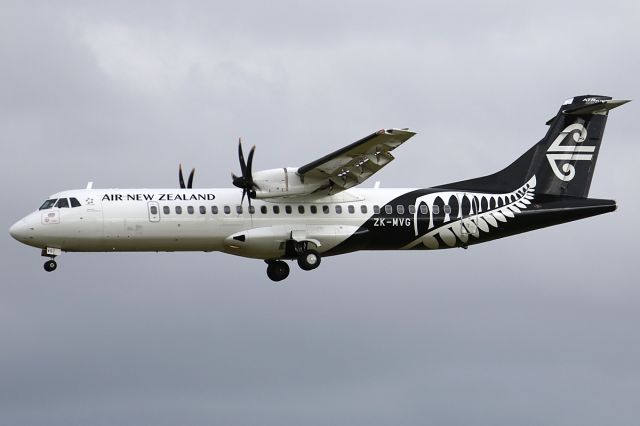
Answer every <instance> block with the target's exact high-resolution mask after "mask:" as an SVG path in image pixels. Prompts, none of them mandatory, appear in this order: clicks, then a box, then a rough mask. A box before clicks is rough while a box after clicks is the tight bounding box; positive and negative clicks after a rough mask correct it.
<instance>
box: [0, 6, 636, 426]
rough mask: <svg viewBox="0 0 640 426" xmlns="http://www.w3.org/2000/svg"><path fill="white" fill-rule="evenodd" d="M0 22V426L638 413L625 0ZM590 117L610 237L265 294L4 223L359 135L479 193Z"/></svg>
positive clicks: (154, 10) (166, 258)
mask: <svg viewBox="0 0 640 426" xmlns="http://www.w3.org/2000/svg"><path fill="white" fill-rule="evenodd" d="M442 3H443V2H393V3H386V2H376V1H366V2H365V1H361V2H310V1H309V2H277V3H276V4H273V2H242V3H240V2H238V3H237V4H235V5H230V4H226V3H220V4H215V3H214V2H184V1H182V2H146V1H144V2H142V1H141V2H137V3H135V4H130V2H118V1H111V2H76V1H67V2H56V3H55V4H53V3H49V2H46V3H45V2H42V3H40V2H22V1H3V2H2V7H1V9H0V10H1V13H0V64H1V66H0V138H1V139H0V140H1V143H0V161H1V162H2V163H1V166H2V167H1V170H2V177H3V182H4V185H5V188H6V189H5V197H4V199H5V201H6V202H5V205H4V209H3V211H2V213H1V216H0V217H1V218H2V221H1V222H2V224H3V226H4V229H5V231H6V232H5V234H4V237H3V238H0V245H1V247H2V253H3V254H4V256H3V257H2V268H1V269H0V274H1V275H0V424H3V425H4V424H7V425H18V424H19V425H75V424H78V425H80V424H83V425H84V424H91V425H112V424H119V425H140V424H153V425H165V424H166V425H169V424H193V425H201V424H202V425H204V424H228V425H253V424H258V423H259V424H265V425H282V424H305V425H327V424H349V425H354V424H357V425H360V424H362V425H364V424H366V425H388V424H398V425H415V424H437V425H468V424H474V425H513V424H520V425H539V424H551V425H601V424H616V425H632V424H636V423H637V419H638V417H639V415H640V409H639V408H638V407H639V406H640V396H639V395H640V367H639V366H638V359H640V341H639V338H638V332H637V324H638V323H640V309H639V308H640V290H638V287H637V281H638V278H637V275H638V274H637V272H636V269H635V266H636V263H637V259H638V256H637V249H636V242H637V241H638V238H640V231H639V228H638V226H637V224H636V218H637V217H638V215H639V214H640V205H639V202H638V196H637V185H636V181H637V178H638V171H637V170H638V169H637V158H639V154H640V148H638V144H637V143H636V141H635V137H634V136H633V131H634V130H633V129H634V128H635V118H634V117H636V116H637V111H638V110H637V102H638V101H637V100H638V99H640V96H638V94H639V89H638V84H637V78H638V75H640V66H639V63H640V62H639V60H638V57H639V53H640V52H639V51H638V46H639V45H640V29H638V19H639V17H640V6H638V3H637V2H632V1H627V2H616V1H613V2H607V3H603V2H596V1H580V2H577V1H570V2H551V1H541V2H528V3H527V4H518V3H517V2H509V1H493V2H492V1H489V2H466V1H465V2H452V4H451V5H445V4H442ZM586 93H590V94H603V95H611V96H614V97H617V98H626V99H636V102H633V103H630V104H628V105H625V106H624V107H623V108H620V109H618V110H615V111H613V112H612V114H611V117H610V120H609V122H608V126H607V129H606V133H605V140H604V144H603V150H602V153H601V154H600V156H599V161H598V167H597V170H596V173H595V177H594V181H593V185H592V187H591V194H590V195H591V196H593V197H599V198H613V199H616V200H618V202H619V204H620V209H619V210H618V211H617V212H615V213H613V214H609V215H605V216H601V217H596V218H591V219H587V220H584V221H580V222H575V223H571V224H567V225H563V226H559V227H555V228H550V229H546V230H540V231H536V232H533V233H528V234H525V235H521V236H517V237H513V238H508V239H504V240H499V241H496V242H492V243H488V244H485V245H480V246H475V247H473V248H472V249H470V250H466V251H463V250H449V251H440V252H410V253H402V252H389V253H384V252H362V253H355V254H351V255H346V256H340V257H335V258H327V259H325V260H324V261H323V264H322V266H321V267H320V268H319V269H318V270H316V271H314V272H311V273H305V272H302V271H299V270H298V269H297V268H294V269H293V270H292V274H291V276H290V278H289V279H288V280H287V281H285V283H284V284H274V283H272V282H270V281H268V280H267V278H266V276H265V273H264V269H265V265H264V263H262V262H260V261H253V260H248V259H242V258H235V257H230V256H225V255H222V254H204V253H175V254H65V255H63V256H62V257H61V258H60V259H59V269H58V270H57V271H56V272H55V273H52V274H46V273H45V272H44V271H43V270H42V263H43V259H42V258H40V256H39V253H38V252H37V250H36V249H32V248H29V247H26V246H22V245H20V244H19V243H17V242H16V241H14V240H12V239H11V238H10V236H9V235H8V228H9V226H10V225H11V224H12V223H13V222H14V221H15V220H17V219H19V218H20V217H22V216H24V215H25V214H27V213H28V212H30V211H32V210H33V209H35V208H36V207H37V206H38V205H39V204H40V203H41V202H42V200H43V199H44V198H45V197H46V196H47V195H49V194H51V193H54V192H57V191H60V190H63V189H70V188H81V187H84V186H85V184H86V182H87V181H89V180H93V181H95V185H96V186H97V187H121V188H122V187H175V186H177V177H176V174H177V165H178V162H182V163H183V165H184V166H185V167H187V168H190V167H196V168H197V171H196V179H195V184H196V186H208V187H224V186H229V185H230V172H231V171H235V170H237V168H238V165H237V158H236V152H235V150H236V141H237V138H238V137H239V136H242V137H243V138H244V140H245V141H246V142H247V143H248V144H256V145H257V150H256V160H255V163H254V164H255V167H256V169H262V168H272V167H280V166H298V165H302V164H305V163H307V162H309V161H311V160H314V159H316V158H318V157H320V156H322V155H324V154H326V153H328V152H329V151H331V150H333V149H337V148H339V147H341V146H342V145H344V144H347V143H350V142H353V141H355V140H356V139H358V138H360V137H362V136H365V135H367V134H369V133H370V132H372V131H374V130H377V129H379V128H382V127H410V128H411V129H413V130H416V131H418V132H419V134H418V135H417V136H416V137H415V138H413V139H412V140H411V142H410V143H408V144H406V145H403V146H402V147H401V148H399V149H398V151H396V154H397V155H396V157H397V160H396V161H395V162H394V163H393V164H392V165H391V166H389V167H388V168H385V169H384V171H383V172H381V174H380V175H379V179H380V180H381V181H382V185H383V186H385V187H392V186H409V187H417V186H430V185H436V184H439V183H444V182H449V181H453V180H458V179H462V178H467V177H473V176H477V175H481V174H486V173H490V172H493V171H495V170H497V169H499V168H501V167H502V166H504V165H506V164H508V163H509V162H510V161H512V160H513V159H514V158H516V156H518V155H519V154H520V153H522V152H524V151H525V150H526V149H527V148H529V147H530V146H531V145H532V144H534V143H535V142H536V141H538V140H539V139H540V137H541V136H542V135H543V134H544V131H545V126H544V122H545V121H546V120H547V119H548V118H550V117H551V116H552V115H553V114H554V113H555V112H556V110H557V108H558V106H559V105H560V103H561V102H562V101H563V100H564V99H565V98H568V97H571V96H574V95H579V94H586Z"/></svg>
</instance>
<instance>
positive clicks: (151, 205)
mask: <svg viewBox="0 0 640 426" xmlns="http://www.w3.org/2000/svg"><path fill="white" fill-rule="evenodd" d="M147 211H148V213H149V222H160V205H159V204H158V202H157V201H149V202H148V203H147Z"/></svg>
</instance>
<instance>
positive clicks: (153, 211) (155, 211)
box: [149, 206, 158, 214]
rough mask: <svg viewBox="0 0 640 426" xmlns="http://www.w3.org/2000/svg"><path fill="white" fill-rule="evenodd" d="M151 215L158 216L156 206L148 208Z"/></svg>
mask: <svg viewBox="0 0 640 426" xmlns="http://www.w3.org/2000/svg"><path fill="white" fill-rule="evenodd" d="M149 211H150V212H151V214H158V208H157V207H156V206H151V207H149Z"/></svg>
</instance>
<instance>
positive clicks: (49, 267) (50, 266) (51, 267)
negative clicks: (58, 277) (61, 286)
mask: <svg viewBox="0 0 640 426" xmlns="http://www.w3.org/2000/svg"><path fill="white" fill-rule="evenodd" d="M57 267H58V264H57V263H56V261H55V260H53V259H51V260H47V261H46V262H44V270H45V271H47V272H53V271H55V270H56V268H57Z"/></svg>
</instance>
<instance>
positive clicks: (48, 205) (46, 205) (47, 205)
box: [39, 198, 58, 210]
mask: <svg viewBox="0 0 640 426" xmlns="http://www.w3.org/2000/svg"><path fill="white" fill-rule="evenodd" d="M56 201H58V199H57V198H53V199H51V200H47V201H45V202H44V203H42V205H41V206H40V209H39V210H46V209H50V208H51V207H53V205H54V204H55V203H56Z"/></svg>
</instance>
